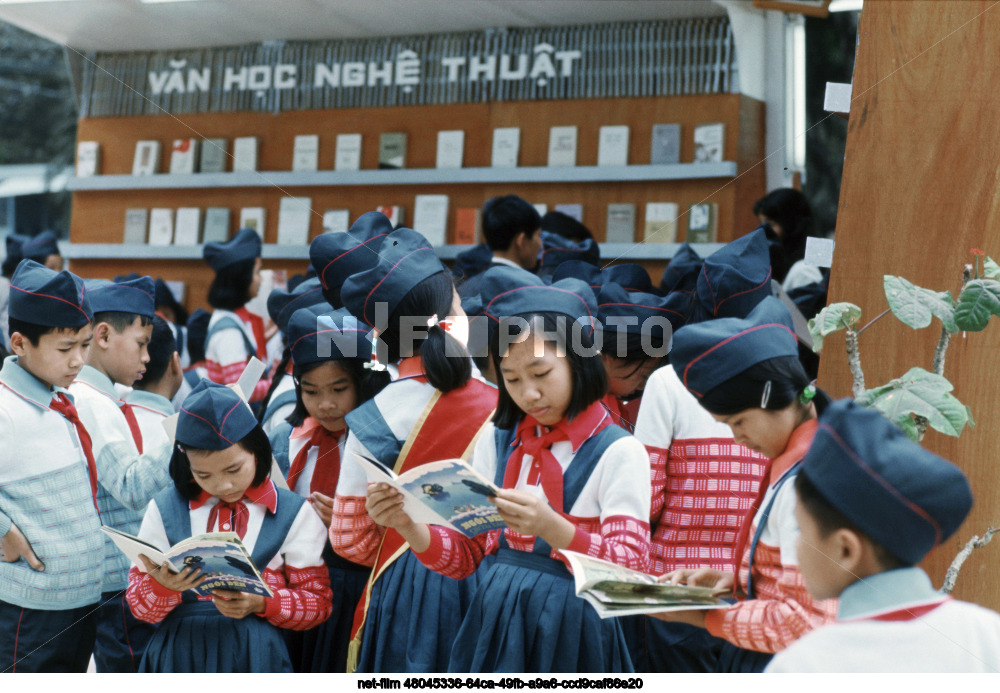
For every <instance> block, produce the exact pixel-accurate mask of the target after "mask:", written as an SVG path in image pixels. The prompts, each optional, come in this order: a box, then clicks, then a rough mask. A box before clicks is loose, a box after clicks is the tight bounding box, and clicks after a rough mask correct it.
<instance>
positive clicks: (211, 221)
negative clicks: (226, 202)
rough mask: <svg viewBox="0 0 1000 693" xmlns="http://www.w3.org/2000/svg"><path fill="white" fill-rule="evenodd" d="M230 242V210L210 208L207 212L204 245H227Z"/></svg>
mask: <svg viewBox="0 0 1000 693" xmlns="http://www.w3.org/2000/svg"><path fill="white" fill-rule="evenodd" d="M228 240H229V208H228V207H209V208H208V209H206V210H205V229H204V232H203V233H202V237H201V242H202V243H225V242H226V241H228Z"/></svg>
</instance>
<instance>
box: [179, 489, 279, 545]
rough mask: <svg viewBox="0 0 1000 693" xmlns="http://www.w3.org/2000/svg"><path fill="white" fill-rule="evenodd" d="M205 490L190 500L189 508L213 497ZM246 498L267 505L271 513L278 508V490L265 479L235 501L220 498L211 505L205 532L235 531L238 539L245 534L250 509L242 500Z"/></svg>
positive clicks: (203, 503) (193, 508)
mask: <svg viewBox="0 0 1000 693" xmlns="http://www.w3.org/2000/svg"><path fill="white" fill-rule="evenodd" d="M213 497H214V496H212V495H211V494H209V493H208V492H207V491H202V492H201V493H200V494H198V497H197V498H195V499H194V500H193V501H191V502H190V504H189V505H190V508H191V510H196V509H197V508H200V507H201V506H203V505H205V503H207V502H208V500H209V499H210V498H213ZM244 500H248V501H250V502H251V503H260V504H261V505H263V506H265V507H267V509H268V510H270V511H271V513H274V511H275V510H277V508H278V491H277V489H276V488H275V487H274V483H273V482H272V481H271V480H270V479H266V480H265V481H264V483H263V484H261V485H260V486H251V487H250V488H248V489H247V490H246V492H245V493H244V494H243V498H241V499H240V500H238V501H236V502H235V503H223V502H222V501H221V500H220V501H219V502H218V503H216V504H215V505H213V506H212V509H211V510H210V511H209V513H208V524H207V526H206V528H205V531H206V532H236V533H237V534H238V535H239V536H240V539H242V538H243V537H244V536H246V533H247V521H248V520H249V518H250V511H249V510H248V509H247V506H246V504H245V503H244V502H243V501H244Z"/></svg>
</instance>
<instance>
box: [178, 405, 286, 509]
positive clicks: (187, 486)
mask: <svg viewBox="0 0 1000 693" xmlns="http://www.w3.org/2000/svg"><path fill="white" fill-rule="evenodd" d="M236 444H237V445H239V446H240V447H241V448H243V449H244V450H246V451H247V452H249V453H250V454H252V455H253V456H254V459H255V461H256V471H255V472H254V475H253V481H251V482H250V485H251V486H258V485H260V484H262V483H264V480H265V479H267V477H268V475H269V474H270V473H271V443H270V441H269V440H268V439H267V434H266V433H264V429H263V428H261V427H260V425H259V424H258V425H256V426H254V427H253V428H252V429H251V430H250V432H249V433H247V434H246V435H245V436H243V438H242V439H241V440H240V441H239V442H237V443H236ZM196 449H197V448H184V447H183V446H182V445H180V444H178V445H175V446H174V454H173V455H172V456H171V458H170V467H169V472H170V478H171V479H173V480H174V485H175V486H176V487H177V490H178V491H179V492H180V494H181V496H183V497H184V498H185V499H187V500H194V499H195V498H197V497H198V496H199V495H201V486H199V485H198V482H197V481H195V480H194V475H192V473H191V462H190V460H188V456H187V451H188V450H196ZM199 452H217V451H216V450H199Z"/></svg>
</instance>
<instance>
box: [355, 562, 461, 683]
mask: <svg viewBox="0 0 1000 693" xmlns="http://www.w3.org/2000/svg"><path fill="white" fill-rule="evenodd" d="M478 584H479V573H478V572H477V573H473V574H472V575H470V576H469V577H467V578H465V579H464V580H453V579H452V578H448V577H444V576H443V575H439V574H438V573H435V572H434V571H432V570H428V569H427V568H425V567H424V566H423V564H421V563H420V561H418V560H417V559H416V557H415V556H414V555H413V552H412V551H407V552H406V553H404V554H403V555H402V556H400V557H399V558H397V559H396V560H395V561H394V562H393V563H392V565H390V566H389V568H387V569H386V571H385V572H384V573H383V574H382V576H381V577H380V578H379V579H378V580H377V581H376V582H375V586H374V587H373V588H372V596H371V602H370V603H369V606H368V616H367V618H366V620H365V629H364V633H363V636H362V640H361V652H360V654H359V655H358V668H357V671H358V673H363V672H367V673H380V672H386V673H406V672H409V673H439V672H443V671H445V670H446V669H447V668H448V659H449V657H450V655H451V647H452V644H453V643H454V642H455V636H456V635H458V629H459V627H460V626H461V625H462V619H463V617H464V616H465V612H466V611H467V610H468V608H469V605H470V604H471V603H472V598H473V595H474V594H475V593H476V587H477V585H478Z"/></svg>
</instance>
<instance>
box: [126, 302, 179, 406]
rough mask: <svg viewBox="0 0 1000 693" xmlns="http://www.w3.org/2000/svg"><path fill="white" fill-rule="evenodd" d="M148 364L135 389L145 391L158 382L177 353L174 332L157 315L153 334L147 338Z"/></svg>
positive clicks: (154, 319) (154, 320)
mask: <svg viewBox="0 0 1000 693" xmlns="http://www.w3.org/2000/svg"><path fill="white" fill-rule="evenodd" d="M147 349H148V350H149V363H147V364H146V372H145V374H144V375H143V376H142V379H141V380H138V381H136V383H135V387H136V388H137V389H139V390H145V389H146V388H147V387H149V386H150V385H153V384H155V383H157V382H159V381H160V378H162V377H163V374H164V373H166V372H167V367H168V366H169V365H170V359H172V358H173V356H174V354H176V353H177V340H176V339H175V338H174V331H173V330H171V329H170V325H168V324H167V321H166V320H164V319H163V318H161V317H160V316H159V315H157V316H156V317H155V318H153V332H152V334H151V335H150V337H149V345H148V347H147Z"/></svg>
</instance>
